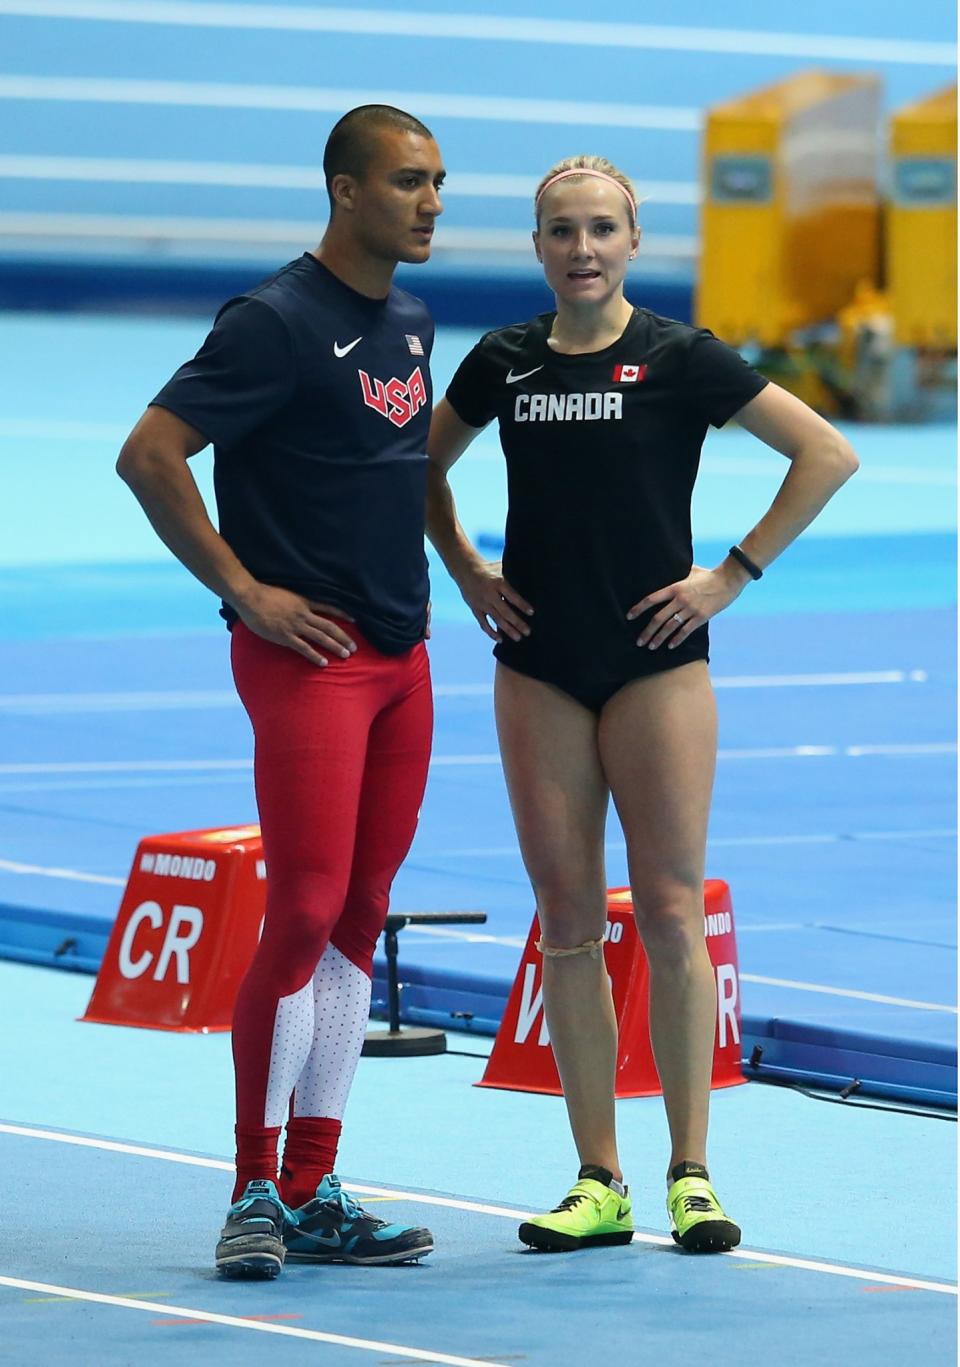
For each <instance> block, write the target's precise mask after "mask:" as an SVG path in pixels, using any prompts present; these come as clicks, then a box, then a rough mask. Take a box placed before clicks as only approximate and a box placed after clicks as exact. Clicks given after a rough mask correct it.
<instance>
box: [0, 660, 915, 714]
mask: <svg viewBox="0 0 960 1367" xmlns="http://www.w3.org/2000/svg"><path fill="white" fill-rule="evenodd" d="M928 678H929V676H928V674H927V671H926V670H925V669H871V670H852V671H847V672H838V673H829V674H726V675H724V674H721V675H719V676H717V677H715V678H714V679H713V686H714V688H718V689H755V688H842V687H859V686H874V685H884V684H905V683H926V682H928ZM433 693H434V697H437V698H490V697H492V696H493V683H492V682H489V681H488V682H481V683H438V684H434V688H433ZM224 707H226V708H231V707H235V708H239V707H240V699H239V698H238V697H237V694H236V691H235V690H234V689H232V688H189V689H163V690H160V689H149V690H147V689H141V690H137V689H127V690H124V691H122V692H94V693H0V713H3V712H17V713H27V714H37V713H44V714H60V713H64V714H69V713H74V714H76V713H84V712H88V713H94V712H178V711H194V710H201V709H205V708H210V709H217V708H224Z"/></svg>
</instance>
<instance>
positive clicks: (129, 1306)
mask: <svg viewBox="0 0 960 1367" xmlns="http://www.w3.org/2000/svg"><path fill="white" fill-rule="evenodd" d="M0 1286H9V1287H14V1288H16V1289H18V1290H21V1291H41V1292H44V1293H45V1294H47V1295H53V1296H57V1297H65V1298H66V1299H67V1300H73V1301H87V1302H89V1303H92V1304H94V1305H115V1306H118V1307H119V1308H120V1309H122V1310H146V1311H149V1313H150V1314H151V1315H152V1316H153V1317H154V1319H159V1317H160V1316H162V1315H166V1316H171V1317H173V1318H175V1319H186V1320H197V1321H199V1322H200V1323H201V1324H223V1325H226V1327H227V1328H228V1329H252V1330H254V1331H255V1332H257V1333H261V1334H279V1335H281V1336H282V1337H283V1338H292V1339H307V1340H309V1341H312V1342H313V1343H333V1344H336V1345H337V1347H339V1348H360V1349H363V1350H364V1351H365V1352H368V1353H394V1354H396V1355H397V1356H398V1357H404V1358H413V1359H414V1360H415V1361H417V1362H440V1363H448V1364H450V1367H477V1362H478V1360H480V1359H477V1358H476V1357H469V1358H462V1357H455V1356H454V1355H453V1354H452V1353H435V1352H432V1351H430V1350H429V1349H427V1348H409V1347H407V1346H406V1345H405V1344H400V1343H384V1342H382V1341H380V1340H378V1339H358V1338H348V1337H347V1336H346V1335H345V1334H326V1333H323V1332H321V1330H319V1329H298V1328H295V1327H294V1326H293V1325H290V1324H270V1323H268V1322H265V1321H264V1320H256V1319H247V1318H245V1317H244V1318H241V1317H240V1316H239V1315H220V1314H217V1313H216V1312H215V1311H212V1310H197V1309H195V1308H194V1307H192V1306H184V1305H170V1304H164V1305H158V1304H157V1302H156V1301H140V1300H135V1299H134V1298H133V1297H132V1296H110V1295H106V1294H105V1293H103V1292H99V1291H81V1290H79V1289H78V1288H77V1287H74V1286H56V1285H54V1284H53V1283H51V1282H32V1281H26V1280H24V1279H23V1278H21V1277H0ZM482 1361H483V1362H489V1363H491V1364H492V1367H507V1364H506V1363H496V1362H494V1360H493V1359H492V1358H483V1359H482Z"/></svg>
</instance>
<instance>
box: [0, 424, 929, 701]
mask: <svg viewBox="0 0 960 1367" xmlns="http://www.w3.org/2000/svg"><path fill="white" fill-rule="evenodd" d="M0 435H2V425H0ZM928 679H929V675H928V674H927V671H926V670H925V669H873V670H858V671H849V672H847V673H833V674H727V675H723V674H721V675H719V676H718V677H716V678H714V680H713V686H714V688H723V689H731V688H732V689H754V688H839V687H859V686H861V685H878V684H879V685H883V684H905V683H927V682H928ZM433 693H434V697H436V698H489V697H492V696H493V684H492V683H491V682H483V683H439V684H434V688H433ZM239 707H240V699H239V698H238V697H237V694H236V692H235V690H234V689H232V688H191V689H164V690H157V689H152V690H147V689H143V690H136V689H129V690H125V691H123V692H94V693H0V714H2V713H4V712H26V713H31V714H32V713H44V714H60V713H65V714H66V713H83V712H89V713H92V712H176V711H192V710H199V709H202V708H210V709H211V710H214V709H217V708H239Z"/></svg>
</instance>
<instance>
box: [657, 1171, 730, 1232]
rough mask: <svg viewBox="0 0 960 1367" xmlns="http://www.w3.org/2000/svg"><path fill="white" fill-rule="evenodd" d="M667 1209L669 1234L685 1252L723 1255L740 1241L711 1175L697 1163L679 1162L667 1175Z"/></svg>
mask: <svg viewBox="0 0 960 1367" xmlns="http://www.w3.org/2000/svg"><path fill="white" fill-rule="evenodd" d="M670 1177H671V1178H672V1181H671V1183H670V1186H669V1187H668V1188H667V1210H668V1212H669V1215H670V1233H671V1234H672V1235H673V1237H674V1240H675V1242H676V1243H678V1244H679V1245H680V1246H681V1248H685V1249H686V1250H687V1252H688V1253H726V1252H727V1251H728V1250H729V1249H731V1248H736V1246H737V1244H738V1243H739V1242H740V1227H739V1225H735V1224H734V1223H733V1221H732V1220H731V1219H730V1218H729V1217H728V1215H727V1214H726V1212H725V1211H724V1209H723V1207H722V1206H721V1204H720V1202H719V1201H718V1200H717V1193H716V1192H715V1191H714V1189H713V1187H712V1186H711V1185H710V1176H709V1174H708V1172H707V1170H706V1168H705V1167H703V1166H702V1165H701V1164H700V1163H678V1164H677V1166H676V1167H675V1168H674V1169H673V1171H672V1172H671V1174H670Z"/></svg>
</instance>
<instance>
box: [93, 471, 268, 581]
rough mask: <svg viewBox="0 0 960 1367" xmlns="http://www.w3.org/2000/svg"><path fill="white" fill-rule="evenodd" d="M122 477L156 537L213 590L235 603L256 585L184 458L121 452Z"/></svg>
mask: <svg viewBox="0 0 960 1367" xmlns="http://www.w3.org/2000/svg"><path fill="white" fill-rule="evenodd" d="M117 473H118V474H119V475H120V477H121V479H123V480H125V481H126V483H127V484H128V485H129V487H130V489H131V490H132V491H133V493H134V495H135V496H136V498H137V500H138V502H139V503H140V506H141V507H142V508H143V511H144V512H145V513H146V515H147V517H148V519H149V521H150V525H151V526H152V527H153V529H154V531H155V532H156V533H157V535H158V536H159V538H160V540H161V541H162V542H163V543H164V545H165V546H167V547H168V549H169V550H171V551H172V552H173V554H174V555H175V556H176V557H177V559H178V560H179V561H180V563H181V564H182V565H185V566H186V568H187V569H188V570H189V571H190V572H191V574H193V575H195V576H196V578H197V579H199V580H200V582H201V584H204V585H206V587H207V588H208V589H210V590H211V591H212V592H213V593H215V594H217V595H218V596H219V597H220V598H223V599H225V600H226V601H227V602H228V603H231V604H232V605H233V606H235V607H236V606H238V605H239V604H240V603H242V602H243V600H244V598H245V597H247V596H249V594H250V593H251V592H252V591H253V590H255V589H256V588H257V581H256V580H255V579H254V578H253V576H252V575H251V574H250V573H249V571H248V570H246V569H244V567H243V565H242V564H241V563H240V561H239V560H238V559H237V557H236V555H234V553H233V551H232V550H231V549H230V547H229V546H228V545H227V543H226V541H224V539H223V537H222V536H221V535H220V534H219V532H218V531H217V530H216V528H215V527H214V525H213V523H212V522H211V521H210V518H209V516H208V514H207V510H206V507H205V506H204V502H203V499H202V498H201V496H200V490H199V489H198V488H197V484H196V481H195V480H194V478H193V475H192V473H191V471H190V468H189V466H188V465H187V463H186V461H185V460H183V459H181V458H180V457H179V456H170V455H166V454H154V453H144V452H140V453H137V455H136V456H132V457H131V456H128V455H126V454H125V453H124V454H122V455H121V457H120V460H119V461H118V463H117Z"/></svg>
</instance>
